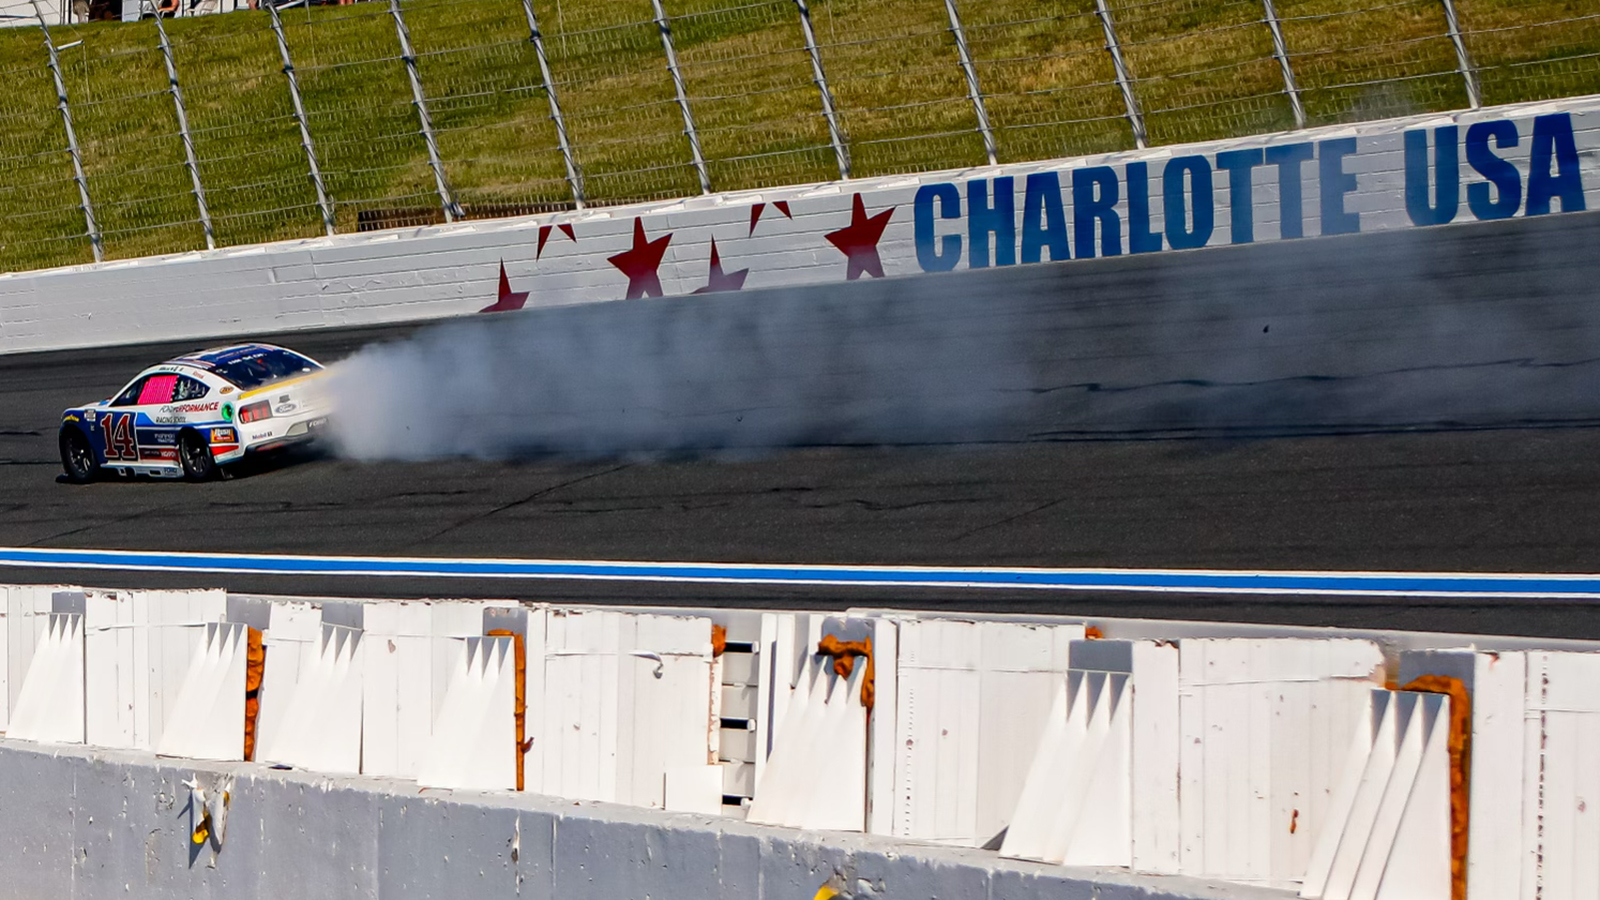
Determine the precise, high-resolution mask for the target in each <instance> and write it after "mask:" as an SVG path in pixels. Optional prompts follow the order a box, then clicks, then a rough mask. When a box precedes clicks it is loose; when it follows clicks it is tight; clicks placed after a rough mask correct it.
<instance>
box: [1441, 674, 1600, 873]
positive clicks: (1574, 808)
mask: <svg viewBox="0 0 1600 900" xmlns="http://www.w3.org/2000/svg"><path fill="white" fill-rule="evenodd" d="M1527 661H1528V675H1527V688H1526V691H1527V693H1526V701H1525V702H1526V710H1527V711H1526V722H1525V725H1524V734H1523V740H1524V747H1525V750H1524V762H1523V764H1524V767H1525V771H1524V775H1523V778H1522V791H1523V817H1522V828H1523V835H1524V836H1523V839H1522V842H1521V843H1522V878H1521V889H1522V893H1521V896H1522V897H1523V898H1524V900H1540V898H1550V897H1560V898H1562V900H1595V898H1600V867H1597V866H1596V865H1595V860H1596V859H1600V654H1594V653H1570V652H1568V653H1554V652H1549V653H1547V652H1532V651H1530V652H1529V653H1528V654H1527ZM1474 767H1476V762H1474ZM1474 786H1476V779H1474ZM1473 827H1474V833H1473V836H1472V842H1475V841H1476V840H1477V832H1476V829H1477V828H1478V825H1477V822H1476V820H1474V825H1473ZM1470 843H1471V842H1469V844H1470ZM1474 900H1476V897H1475V898H1474ZM1490 900H1493V898H1492V897H1490Z"/></svg>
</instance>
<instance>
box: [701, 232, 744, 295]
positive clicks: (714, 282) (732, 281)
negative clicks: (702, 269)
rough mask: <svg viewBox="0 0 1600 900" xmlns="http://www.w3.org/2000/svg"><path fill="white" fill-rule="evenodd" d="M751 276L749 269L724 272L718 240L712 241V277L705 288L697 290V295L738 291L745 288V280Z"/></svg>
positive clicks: (713, 239)
mask: <svg viewBox="0 0 1600 900" xmlns="http://www.w3.org/2000/svg"><path fill="white" fill-rule="evenodd" d="M749 274H750V270H749V269H740V270H739V271H737V272H724V271H722V257H721V256H720V255H719V254H718V253H717V239H716V238H712V239H711V277H710V278H709V279H708V280H707V281H706V286H705V287H703V288H695V291H694V292H695V293H696V294H714V293H716V292H718V291H737V290H741V289H743V288H744V279H745V277H746V276H747V275H749Z"/></svg>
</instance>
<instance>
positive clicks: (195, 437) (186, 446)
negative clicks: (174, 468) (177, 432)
mask: <svg viewBox="0 0 1600 900" xmlns="http://www.w3.org/2000/svg"><path fill="white" fill-rule="evenodd" d="M178 458H179V459H180V460H182V462H183V477H185V478H187V479H189V480H190V481H210V480H211V479H213V478H216V477H217V473H218V472H219V471H220V470H219V468H218V466H217V460H216V458H215V457H213V456H212V455H211V445H210V444H207V443H206V442H205V440H204V439H202V438H201V437H200V435H199V434H197V433H195V432H193V431H186V432H184V433H183V435H182V436H181V437H180V438H179V440H178Z"/></svg>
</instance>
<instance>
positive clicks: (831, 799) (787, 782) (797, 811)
mask: <svg viewBox="0 0 1600 900" xmlns="http://www.w3.org/2000/svg"><path fill="white" fill-rule="evenodd" d="M865 677H866V666H865V665H864V664H860V663H858V664H857V665H856V666H855V668H854V669H853V670H852V671H851V673H850V677H849V678H840V677H839V676H838V675H836V674H834V672H833V660H832V658H830V657H826V656H813V657H812V658H811V659H810V660H808V661H807V663H806V669H805V671H804V673H802V675H801V678H800V684H799V685H798V686H796V688H795V690H794V693H793V695H792V696H791V697H790V698H789V702H788V706H787V709H786V710H785V712H784V717H783V720H782V721H781V722H779V724H778V726H777V729H776V734H775V736H774V740H773V747H772V753H771V755H770V756H769V757H768V758H767V765H766V767H765V769H764V770H763V772H762V774H761V778H760V780H759V781H758V782H757V783H756V790H755V798H754V799H753V800H751V802H750V810H749V814H748V815H747V816H746V820H747V821H750V822H754V823H756V824H760V825H787V826H789V827H791V828H817V829H827V830H831V831H863V830H865V828H866V814H867V809H866V787H867V784H866V782H867V709H866V707H865V706H864V705H863V704H862V703H861V682H862V681H863V680H864V679H865Z"/></svg>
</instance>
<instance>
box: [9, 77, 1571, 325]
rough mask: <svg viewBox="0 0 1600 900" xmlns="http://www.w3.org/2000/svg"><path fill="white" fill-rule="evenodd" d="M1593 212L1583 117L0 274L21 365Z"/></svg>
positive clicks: (1493, 113) (1273, 138) (875, 183)
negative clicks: (231, 340)
mask: <svg viewBox="0 0 1600 900" xmlns="http://www.w3.org/2000/svg"><path fill="white" fill-rule="evenodd" d="M1596 205H1600V98H1595V97H1588V98H1576V99H1570V100H1562V101H1553V102H1549V103H1543V104H1525V105H1520V106H1515V107H1498V108H1493V109H1485V110H1480V111H1476V112H1471V113H1460V114H1457V115H1429V116H1418V117H1412V118H1408V119H1396V120H1389V121H1384V122H1373V123H1365V124H1361V125H1351V126H1336V127H1329V128H1320V129H1310V130H1306V131H1300V132H1292V133H1283V134H1275V135H1263V136H1257V137H1252V138H1246V139H1240V140H1234V141H1227V142H1214V143H1209V144H1196V145H1188V146H1179V147H1162V148H1157V149H1153V150H1148V151H1140V152H1129V153H1120V154H1111V155H1106V156H1099V157H1091V158H1083V159H1066V160H1053V161H1048V162H1041V163H1029V164H1021V165H1013V166H1000V167H984V168H978V169H970V170H962V171H947V172H936V173H927V174H922V175H906V176H894V177H887V178H879V179H871V180H862V181H852V182H844V183H829V184H813V185H801V186H796V187H792V188H783V189H778V190H770V191H762V192H746V193H736V194H719V195H712V196H707V197H696V198H692V199H687V200H681V201H672V202H663V203H654V204H645V205H638V206H629V207H615V208H608V209H597V210H587V211H582V212H575V213H565V214H561V215H556V216H545V217H534V218H524V219H507V220H500V221H493V222H474V223H459V224H456V225H452V226H441V227H433V228H423V229H411V230H396V231H389V232H382V233H374V234H355V235H341V236H338V237H334V238H322V239H316V240H307V241H292V242H284V243H279V244H271V245H260V246H251V247H232V248H226V249H222V250H217V251H211V252H196V253H189V254H181V255H176V256H168V257H156V258H146V259H134V260H122V261H117V262H110V263H104V264H100V265H90V266H79V267H71V268H64V269H56V270H49V271H43V272H24V273H13V274H9V275H0V352H17V351H24V350H41V349H52V348H66V347H81V346H96V345H108V344H125V343H136V342H141V341H153V340H167V339H191V338H196V339H197V338H203V337H215V336H222V335H247V334H253V333H262V332H271V331H283V330H291V329H302V328H319V327H331V326H340V325H363V324H376V323H384V322H397V321H408V320H421V319H432V318H440V317H447V316H457V315H463V314H470V313H474V312H476V311H479V310H482V309H486V308H489V307H491V306H497V307H498V308H511V307H517V306H520V305H523V304H526V305H527V306H548V305H563V304H574V303H588V302H595V301H604V300H617V299H623V298H625V297H639V296H651V295H659V294H666V295H678V294H687V293H691V292H696V291H700V290H705V289H712V290H739V289H751V288H757V287H780V286H785V285H799V284H826V283H830V282H840V281H845V280H850V279H857V278H872V277H877V276H894V275H906V274H914V273H921V272H935V271H948V270H951V269H964V268H979V267H985V266H1005V265H1014V264H1023V263H1027V262H1035V261H1043V260H1062V259H1068V258H1071V259H1082V258H1086V257H1092V256H1111V255H1121V254H1127V253H1140V252H1154V251H1160V250H1167V249H1184V248H1193V247H1201V246H1218V245H1223V244H1230V243H1231V244H1239V243H1253V242H1262V241H1275V240H1279V239H1282V238H1284V237H1296V236H1306V237H1315V236H1321V235H1327V234H1344V233H1354V232H1373V231H1385V230H1391V229H1408V228H1413V227H1415V226H1418V225H1425V224H1442V223H1445V222H1451V221H1471V220H1475V219H1498V218H1507V217H1513V216H1527V215H1543V214H1546V213H1552V212H1574V211H1577V210H1579V209H1584V208H1592V207H1595V206H1596ZM713 247H714V249H715V251H716V262H717V266H716V267H715V268H714V267H713V266H712V251H713ZM502 262H503V263H504V267H505V271H506V273H507V275H508V279H507V285H506V288H507V290H506V291H501V290H500V289H499V273H500V266H501V263H502ZM524 295H525V296H524Z"/></svg>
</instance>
